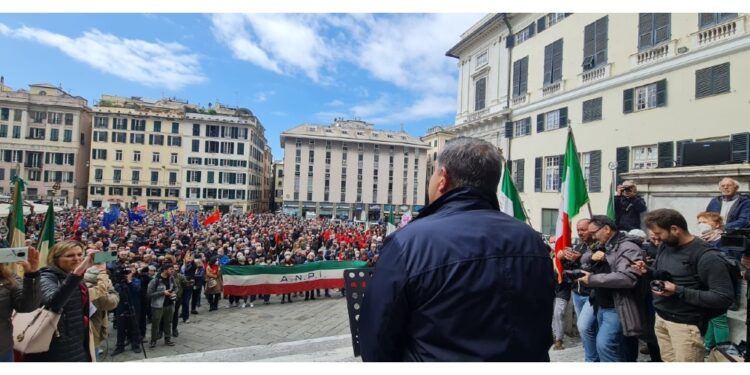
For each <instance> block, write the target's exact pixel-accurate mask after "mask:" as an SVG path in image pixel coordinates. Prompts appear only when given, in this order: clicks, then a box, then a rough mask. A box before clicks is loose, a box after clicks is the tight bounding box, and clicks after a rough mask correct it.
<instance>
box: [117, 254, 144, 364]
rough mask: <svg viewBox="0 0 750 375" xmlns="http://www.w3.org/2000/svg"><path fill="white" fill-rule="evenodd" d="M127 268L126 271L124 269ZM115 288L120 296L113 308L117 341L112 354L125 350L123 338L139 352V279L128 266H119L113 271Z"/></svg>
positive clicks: (140, 307)
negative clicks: (118, 301) (115, 306)
mask: <svg viewBox="0 0 750 375" xmlns="http://www.w3.org/2000/svg"><path fill="white" fill-rule="evenodd" d="M126 269H127V271H125V270H126ZM114 277H115V290H116V291H117V294H118V295H119V296H120V303H119V304H118V305H117V308H116V309H115V321H116V322H117V343H116V344H115V350H114V351H113V352H112V356H116V355H118V354H120V353H122V352H124V351H125V338H126V337H127V338H128V339H129V341H130V346H131V348H132V349H133V351H134V352H136V353H140V352H141V340H142V338H141V332H140V329H139V328H138V316H139V313H140V311H141V309H142V308H143V306H141V280H140V279H139V278H137V277H136V276H135V275H133V272H132V270H131V269H130V268H120V269H118V270H117V271H116V273H115V276H114Z"/></svg>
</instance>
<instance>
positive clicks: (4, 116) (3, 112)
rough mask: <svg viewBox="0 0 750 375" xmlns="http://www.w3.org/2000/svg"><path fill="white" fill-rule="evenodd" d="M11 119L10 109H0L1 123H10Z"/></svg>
mask: <svg viewBox="0 0 750 375" xmlns="http://www.w3.org/2000/svg"><path fill="white" fill-rule="evenodd" d="M9 118H10V109H8V108H2V109H0V121H8V119H9Z"/></svg>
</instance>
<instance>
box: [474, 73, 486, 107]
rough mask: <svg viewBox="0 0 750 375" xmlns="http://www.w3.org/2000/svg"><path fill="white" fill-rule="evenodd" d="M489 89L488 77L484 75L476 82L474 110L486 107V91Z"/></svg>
mask: <svg viewBox="0 0 750 375" xmlns="http://www.w3.org/2000/svg"><path fill="white" fill-rule="evenodd" d="M486 91H487V77H482V78H480V79H478V80H477V81H476V82H474V95H475V96H474V110H475V111H479V110H482V109H484V99H485V95H486V94H485V93H486Z"/></svg>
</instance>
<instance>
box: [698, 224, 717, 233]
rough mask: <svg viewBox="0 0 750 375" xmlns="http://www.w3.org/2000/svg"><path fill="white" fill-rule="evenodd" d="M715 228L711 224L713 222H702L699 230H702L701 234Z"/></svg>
mask: <svg viewBox="0 0 750 375" xmlns="http://www.w3.org/2000/svg"><path fill="white" fill-rule="evenodd" d="M713 229H714V228H713V227H712V226H711V224H708V223H700V224H698V230H699V231H700V232H701V234H703V233H706V232H709V231H711V230H713Z"/></svg>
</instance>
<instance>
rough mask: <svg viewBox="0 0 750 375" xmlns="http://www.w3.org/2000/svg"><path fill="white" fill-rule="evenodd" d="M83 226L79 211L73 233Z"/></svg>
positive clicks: (74, 222)
mask: <svg viewBox="0 0 750 375" xmlns="http://www.w3.org/2000/svg"><path fill="white" fill-rule="evenodd" d="M80 227H81V212H80V211H79V212H78V215H76V219H75V220H74V221H73V233H75V232H76V231H78V228H80Z"/></svg>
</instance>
